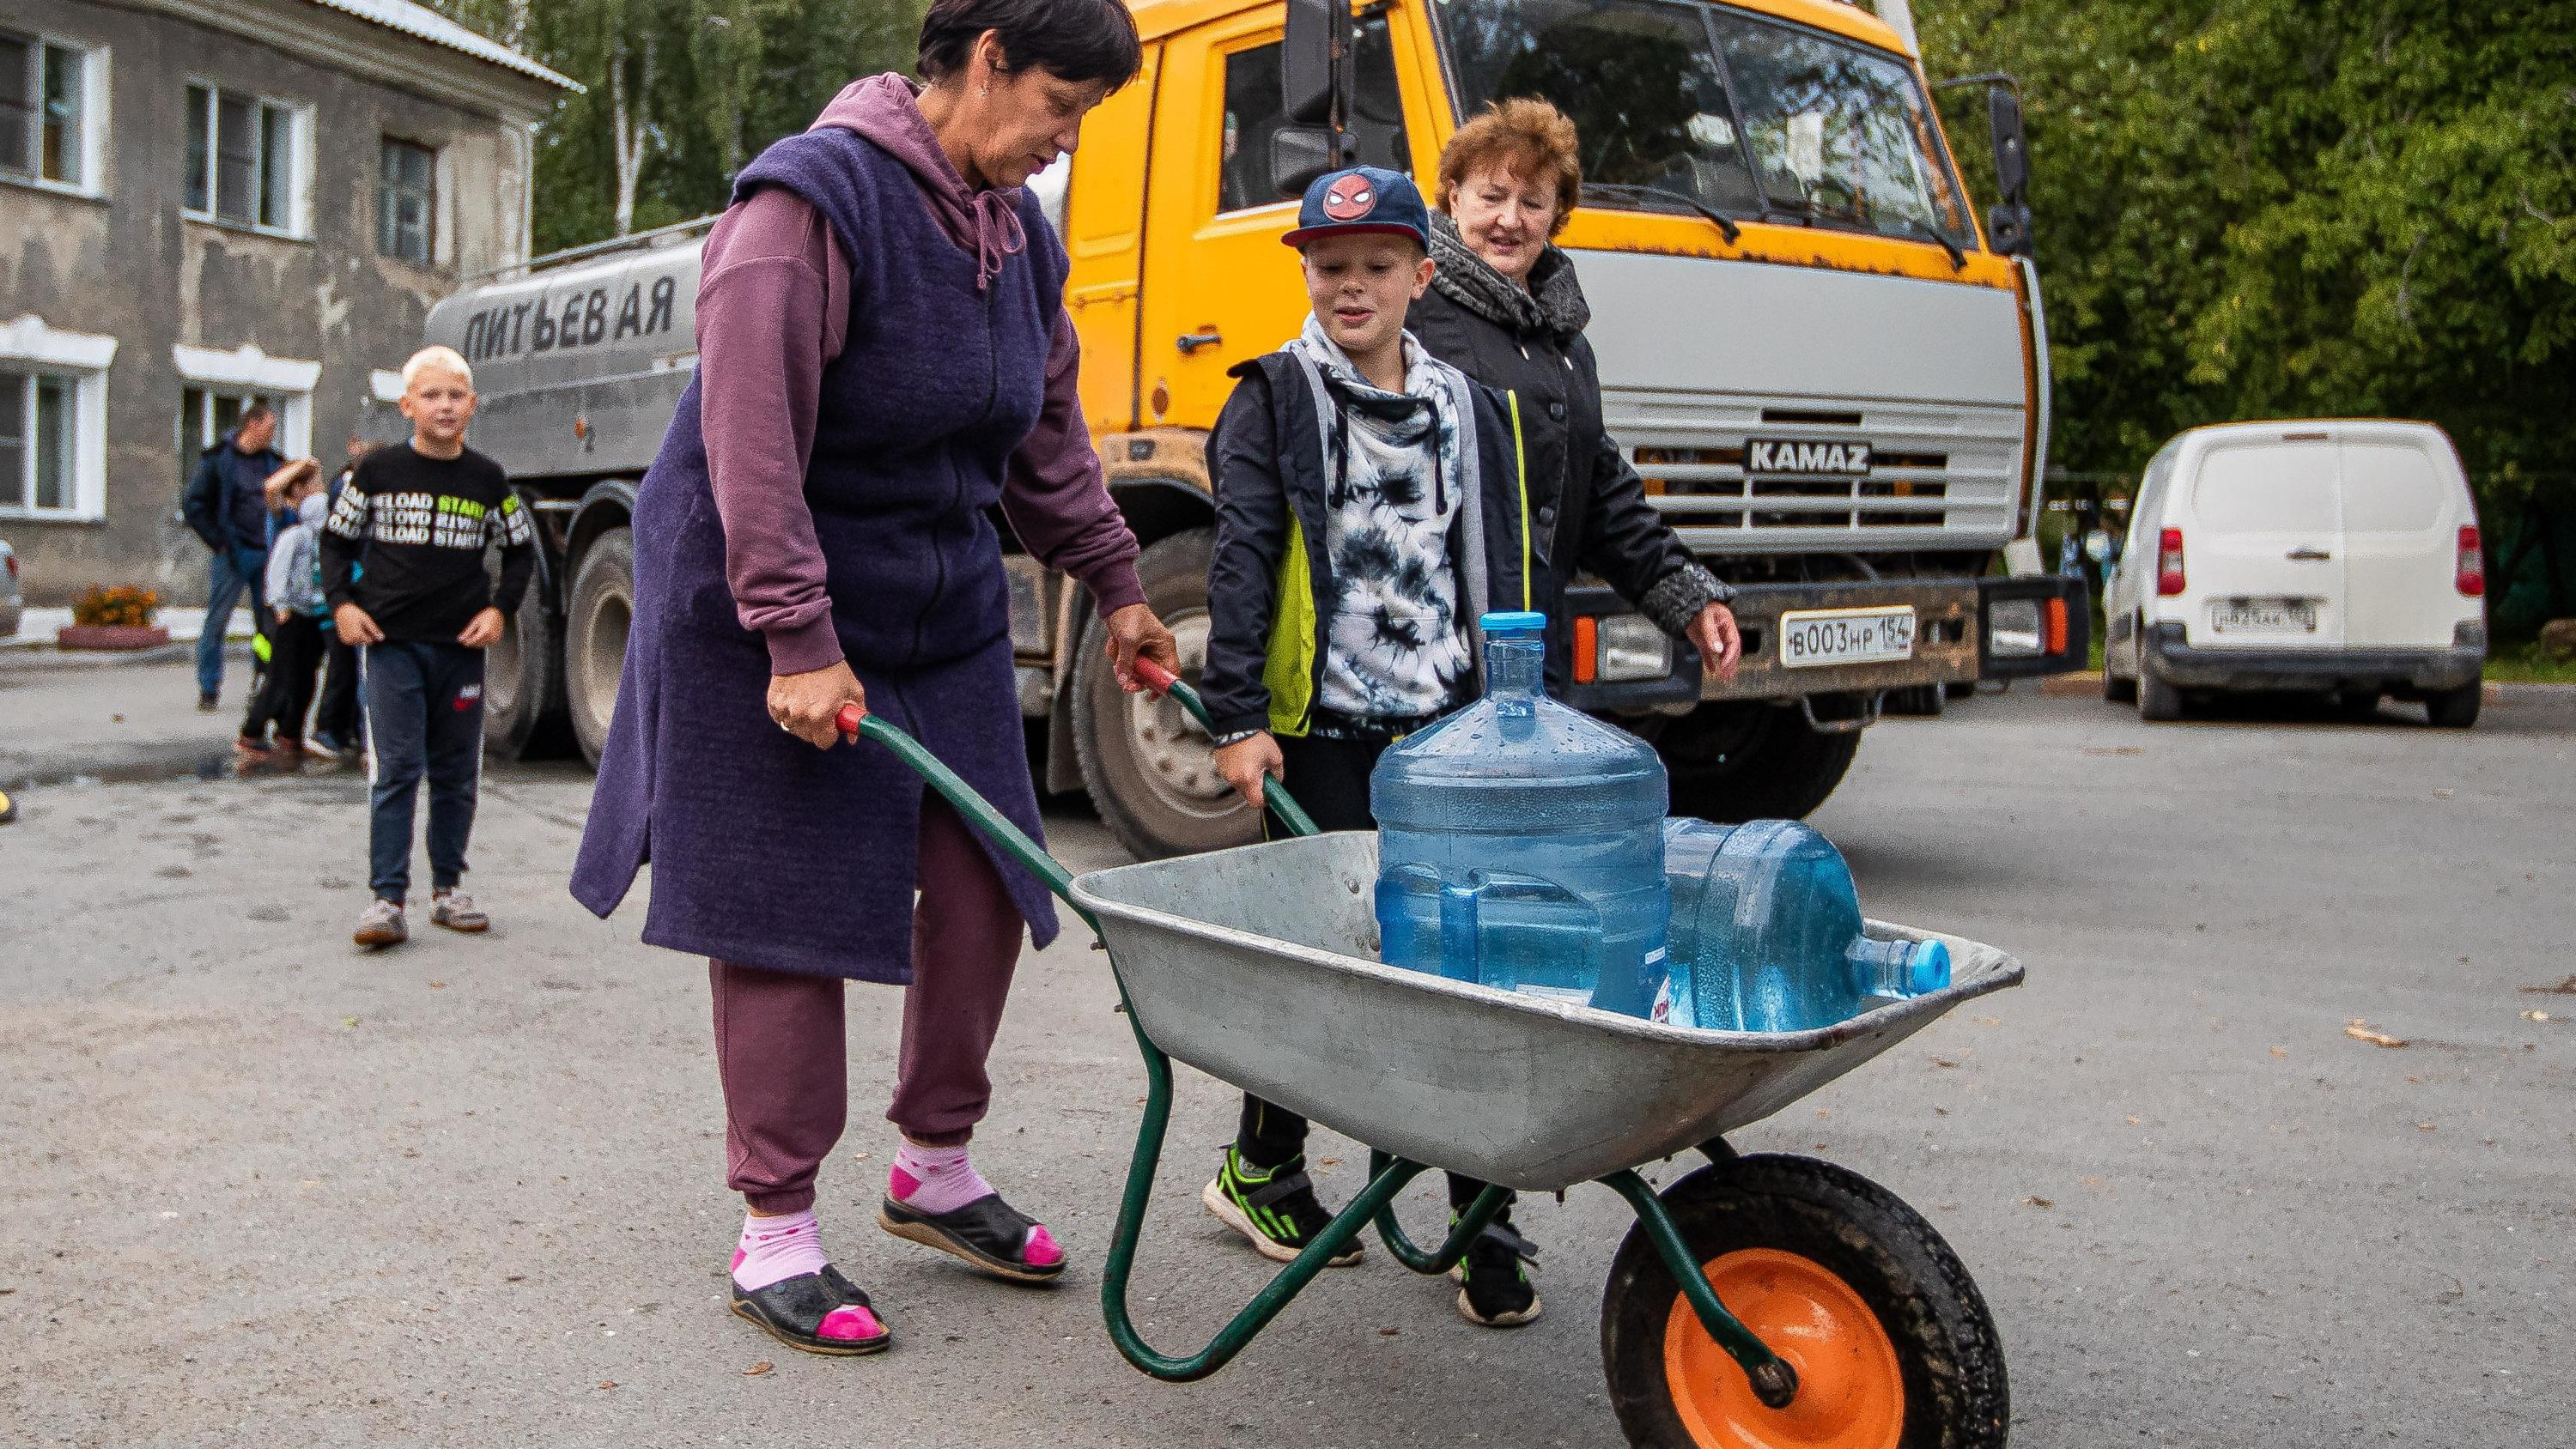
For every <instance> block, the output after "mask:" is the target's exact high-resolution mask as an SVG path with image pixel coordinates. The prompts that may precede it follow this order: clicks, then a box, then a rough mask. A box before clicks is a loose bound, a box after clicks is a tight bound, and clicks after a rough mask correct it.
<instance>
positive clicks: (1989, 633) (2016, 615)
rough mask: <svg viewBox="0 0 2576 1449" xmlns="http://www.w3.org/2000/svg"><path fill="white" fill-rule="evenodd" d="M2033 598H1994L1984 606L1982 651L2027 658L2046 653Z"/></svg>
mask: <svg viewBox="0 0 2576 1449" xmlns="http://www.w3.org/2000/svg"><path fill="white" fill-rule="evenodd" d="M2039 603H2040V601H2039V600H2037V599H1997V600H1995V601H1994V603H1992V604H1991V605H1988V606H1987V608H1986V652H1987V653H1988V654H1991V655H1993V656H1995V657H1996V658H2003V657H2005V656H2007V655H2019V656H2021V657H2023V658H2031V657H2035V656H2037V655H2041V654H2045V653H2047V652H2048V637H2047V631H2046V626H2045V625H2044V624H2043V623H2042V621H2041V616H2040V611H2039Z"/></svg>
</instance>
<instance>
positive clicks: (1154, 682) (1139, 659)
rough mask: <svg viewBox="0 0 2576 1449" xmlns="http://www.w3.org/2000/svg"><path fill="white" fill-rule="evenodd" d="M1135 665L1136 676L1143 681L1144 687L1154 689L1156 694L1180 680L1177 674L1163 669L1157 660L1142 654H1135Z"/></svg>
mask: <svg viewBox="0 0 2576 1449" xmlns="http://www.w3.org/2000/svg"><path fill="white" fill-rule="evenodd" d="M1135 667H1136V677H1137V678H1138V679H1141V680H1143V681H1145V687H1146V688H1148V689H1150V690H1152V691H1154V692H1155V693H1156V694H1161V693H1164V692H1165V691H1167V690H1169V689H1170V688H1171V687H1172V686H1173V685H1175V684H1178V683H1180V682H1181V680H1180V676H1179V675H1176V674H1174V673H1172V671H1170V670H1168V669H1165V668H1164V667H1163V666H1162V665H1161V664H1160V663H1159V662H1157V661H1155V660H1152V659H1148V658H1146V657H1145V656H1144V655H1142V654H1139V655H1137V656H1136V666H1135Z"/></svg>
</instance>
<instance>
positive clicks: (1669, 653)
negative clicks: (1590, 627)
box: [1595, 614, 1673, 684]
mask: <svg viewBox="0 0 2576 1449" xmlns="http://www.w3.org/2000/svg"><path fill="white" fill-rule="evenodd" d="M1595 638H1596V639H1597V640H1598V641H1599V643H1598V645H1597V647H1598V649H1599V651H1600V652H1599V654H1598V655H1597V656H1596V657H1597V658H1598V660H1599V663H1598V665H1597V668H1596V674H1597V677H1598V678H1599V679H1600V680H1601V682H1602V683H1604V684H1618V683H1622V682H1625V681H1629V680H1638V679H1661V678H1663V677H1664V676H1666V675H1668V674H1670V673H1672V672H1673V641H1672V636H1671V635H1668V634H1666V633H1665V632H1664V631H1663V630H1661V629H1658V628H1656V627H1655V622H1654V621H1653V620H1652V619H1649V618H1646V617H1645V616H1644V615H1642V614H1614V615H1612V616H1610V617H1609V618H1606V619H1603V620H1601V622H1600V623H1599V624H1598V625H1596V626H1595Z"/></svg>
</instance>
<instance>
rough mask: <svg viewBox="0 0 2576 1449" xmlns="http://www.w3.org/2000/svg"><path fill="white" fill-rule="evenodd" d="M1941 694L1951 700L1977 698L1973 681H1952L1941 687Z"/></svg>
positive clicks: (1975, 683) (1975, 684) (1975, 682)
mask: <svg viewBox="0 0 2576 1449" xmlns="http://www.w3.org/2000/svg"><path fill="white" fill-rule="evenodd" d="M1941 692H1942V693H1943V694H1946V695H1948V696H1949V697H1951V698H1952V699H1974V698H1976V697H1977V681H1975V680H1973V679H1959V680H1953V681H1951V682H1950V683H1948V684H1945V685H1942V686H1941Z"/></svg>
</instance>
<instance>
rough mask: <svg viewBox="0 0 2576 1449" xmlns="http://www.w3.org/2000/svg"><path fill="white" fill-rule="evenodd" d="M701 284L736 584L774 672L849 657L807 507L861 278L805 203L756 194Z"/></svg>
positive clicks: (716, 469)
mask: <svg viewBox="0 0 2576 1449" xmlns="http://www.w3.org/2000/svg"><path fill="white" fill-rule="evenodd" d="M700 265H701V267H702V269H703V276H702V280H700V282H699V283H698V384H699V386H698V426H699V430H700V432H701V433H702V434H703V435H704V437H705V440H706V450H707V474H708V478H709V480H710V483H711V486H712V487H713V489H714V492H715V503H716V515H717V517H718V518H719V519H720V520H721V521H722V523H723V525H724V535H725V582H726V584H727V585H728V586H730V587H731V589H732V591H733V600H734V610H735V614H736V616H737V617H738V618H740V619H741V621H742V626H743V627H744V628H746V629H752V630H757V631H758V632H759V633H760V634H761V635H763V636H764V637H765V638H766V639H767V640H768V642H769V668H770V672H771V673H773V674H803V673H806V672H808V671H810V670H815V669H823V668H828V667H829V666H831V665H833V664H835V663H837V662H839V660H840V659H841V641H840V638H839V637H838V636H837V635H835V634H834V633H833V631H832V601H831V598H830V596H829V595H827V594H826V593H825V591H824V578H825V573H824V565H823V547H822V545H821V543H819V542H818V541H817V540H816V538H815V535H814V515H813V512H812V511H811V510H810V509H808V508H807V507H806V506H805V465H806V463H807V462H808V461H809V460H810V459H811V458H812V456H813V452H814V415H815V413H816V411H817V410H818V409H819V407H820V406H821V397H822V386H823V366H824V364H825V363H828V362H830V361H831V360H832V359H833V358H835V357H837V356H839V355H840V352H841V344H842V340H843V337H842V334H843V331H844V329H845V327H846V324H847V319H848V317H849V313H850V308H849V275H850V273H849V268H848V266H847V265H845V264H844V262H843V260H842V258H841V255H840V247H839V245H838V244H837V243H836V242H835V241H834V240H833V238H832V233H831V228H830V227H828V226H827V225H825V224H824V221H823V218H822V216H821V215H820V214H819V213H817V212H816V211H815V210H814V208H813V207H812V206H810V205H808V204H806V202H805V201H804V200H803V199H802V198H800V197H798V196H797V195H796V194H795V193H793V192H790V191H785V190H782V189H779V188H777V187H768V188H764V189H762V190H760V191H757V192H754V193H753V194H752V195H751V197H750V198H749V199H747V200H745V201H744V202H743V203H742V204H741V205H740V206H737V207H734V208H733V209H732V210H730V211H728V212H726V213H725V215H724V217H723V218H722V219H721V220H719V221H718V222H717V223H716V225H715V229H714V230H713V231H711V232H709V233H708V234H707V243H706V249H705V251H704V253H703V256H702V259H701V263H700Z"/></svg>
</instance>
